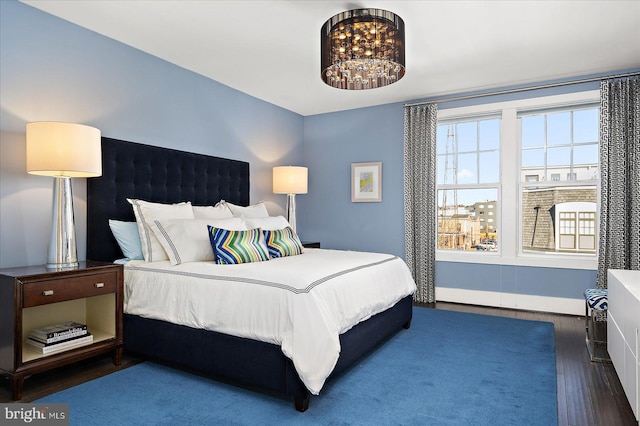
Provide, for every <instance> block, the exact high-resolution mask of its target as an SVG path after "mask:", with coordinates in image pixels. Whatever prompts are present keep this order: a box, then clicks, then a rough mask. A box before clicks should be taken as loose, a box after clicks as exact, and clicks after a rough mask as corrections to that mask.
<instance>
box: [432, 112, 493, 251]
mask: <svg viewBox="0 0 640 426" xmlns="http://www.w3.org/2000/svg"><path fill="white" fill-rule="evenodd" d="M437 132H438V133H437V156H438V170H437V174H438V191H437V192H438V214H437V216H438V238H437V245H438V246H437V247H438V249H440V250H452V251H465V250H466V251H495V250H496V248H495V244H494V245H493V246H492V247H489V245H487V244H483V240H488V239H492V240H494V241H496V242H497V240H498V228H497V227H496V224H495V222H494V220H493V219H490V220H488V221H487V220H485V218H484V216H485V211H486V209H487V208H492V209H495V207H496V204H497V202H498V190H499V183H500V182H499V181H500V167H499V165H500V119H499V118H496V117H482V118H478V119H474V118H464V119H461V120H452V121H447V122H442V123H439V125H438V130H437Z"/></svg>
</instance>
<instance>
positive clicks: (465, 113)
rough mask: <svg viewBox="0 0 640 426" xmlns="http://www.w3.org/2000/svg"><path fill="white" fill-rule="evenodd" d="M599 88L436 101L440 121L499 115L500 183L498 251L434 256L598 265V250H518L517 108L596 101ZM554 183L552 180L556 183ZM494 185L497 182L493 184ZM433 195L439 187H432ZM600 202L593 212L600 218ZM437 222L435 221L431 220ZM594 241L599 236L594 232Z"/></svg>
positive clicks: (548, 264)
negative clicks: (449, 103) (470, 101)
mask: <svg viewBox="0 0 640 426" xmlns="http://www.w3.org/2000/svg"><path fill="white" fill-rule="evenodd" d="M599 99H600V91H599V90H590V91H584V92H577V93H569V94H564V95H554V96H545V97H536V98H528V99H521V100H516V101H505V102H495V103H485V104H479V105H472V106H467V107H459V108H445V106H446V104H445V105H439V109H438V121H452V120H456V119H460V120H464V119H465V118H474V117H479V116H483V115H498V116H500V117H501V120H500V182H499V184H498V197H497V198H498V200H497V201H498V207H499V209H500V211H499V213H498V215H499V217H500V221H499V222H498V224H497V226H498V235H500V244H499V250H498V251H497V252H481V253H474V252H472V251H456V250H436V260H437V261H450V262H470V263H487V264H502V265H515V266H538V267H551V268H570V269H588V270H596V269H597V267H598V262H597V255H596V256H594V255H593V254H587V255H581V254H564V253H562V254H558V253H553V254H544V253H541V254H537V253H523V252H522V250H521V247H522V243H521V239H522V233H521V231H520V229H521V228H520V226H521V225H520V224H521V202H522V200H521V191H520V179H521V167H520V165H521V153H520V129H519V121H518V112H520V111H526V110H532V109H537V108H539V109H547V108H558V107H560V108H561V107H570V106H575V105H579V104H584V103H590V102H598V101H599ZM554 183H556V182H554ZM594 183H595V184H596V186H597V198H598V199H599V198H600V180H599V179H598V180H596V182H594ZM492 186H495V185H492ZM436 194H437V191H436ZM599 208H600V206H599V203H598V207H597V210H598V211H597V212H596V217H599ZM434 209H435V210H436V218H437V209H438V200H437V199H435V200H434ZM435 226H437V223H436V224H435ZM596 232H597V231H596ZM596 245H597V236H596Z"/></svg>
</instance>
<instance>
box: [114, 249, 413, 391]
mask: <svg viewBox="0 0 640 426" xmlns="http://www.w3.org/2000/svg"><path fill="white" fill-rule="evenodd" d="M177 277H180V279H176V278H177ZM414 291H415V283H414V281H413V279H412V277H411V273H410V272H409V269H408V268H407V266H406V264H405V263H404V261H403V260H402V259H400V258H398V257H395V256H392V255H388V254H377V253H363V252H352V251H338V250H324V249H305V252H304V253H303V254H302V255H299V256H292V257H285V258H279V259H272V260H269V261H267V262H258V263H249V264H242V265H216V264H214V263H212V262H193V263H184V264H181V265H177V266H171V265H170V263H169V261H160V262H153V263H145V262H144V261H131V262H129V263H128V264H127V265H126V266H125V305H124V311H125V312H126V313H128V314H132V315H139V316H142V317H146V318H154V319H159V320H163V321H169V322H172V323H176V324H181V325H186V326H190V327H196V328H203V329H207V330H214V331H218V332H222V333H226V334H231V335H235V336H239V337H246V338H250V339H254V340H260V341H264V342H268V343H274V344H277V345H280V346H281V347H282V352H283V353H284V354H285V355H286V356H287V357H289V358H290V359H291V360H292V361H293V364H294V366H295V368H296V370H297V372H298V374H299V375H300V378H301V379H302V381H303V383H304V384H305V385H306V386H307V388H308V389H309V391H310V392H311V393H313V394H316V395H317V394H318V392H320V389H321V388H322V386H323V384H324V382H325V380H326V379H327V377H328V376H329V374H330V373H331V371H332V370H333V368H334V367H335V364H336V361H337V360H338V356H339V354H340V342H339V334H341V333H344V332H345V331H347V330H349V329H350V328H351V327H353V326H354V325H356V324H358V323H359V322H361V321H363V320H366V319H367V318H369V317H371V316H372V315H375V314H377V313H379V312H382V311H384V310H385V309H387V308H389V307H391V306H393V305H394V304H395V303H396V302H398V301H399V300H400V299H402V298H403V297H405V296H408V295H410V294H413V292H414Z"/></svg>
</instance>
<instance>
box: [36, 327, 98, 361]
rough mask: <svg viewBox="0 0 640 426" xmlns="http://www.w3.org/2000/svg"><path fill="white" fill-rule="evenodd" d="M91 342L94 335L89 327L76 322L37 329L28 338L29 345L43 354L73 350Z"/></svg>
mask: <svg viewBox="0 0 640 426" xmlns="http://www.w3.org/2000/svg"><path fill="white" fill-rule="evenodd" d="M91 342H93V335H92V334H91V333H89V331H88V330H87V325H86V324H80V323H79V322H75V321H67V322H64V323H62V324H55V325H50V326H47V327H41V328H36V329H34V330H31V332H30V333H29V337H28V338H27V343H28V344H29V345H31V346H32V347H34V348H35V349H36V350H39V351H40V352H41V353H42V354H48V353H50V352H54V351H59V350H62V349H71V348H73V347H75V346H81V345H86V344H87V343H91Z"/></svg>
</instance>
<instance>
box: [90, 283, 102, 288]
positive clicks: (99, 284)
mask: <svg viewBox="0 0 640 426" xmlns="http://www.w3.org/2000/svg"><path fill="white" fill-rule="evenodd" d="M93 286H94V287H95V288H102V287H104V283H95V284H94V285H93Z"/></svg>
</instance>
